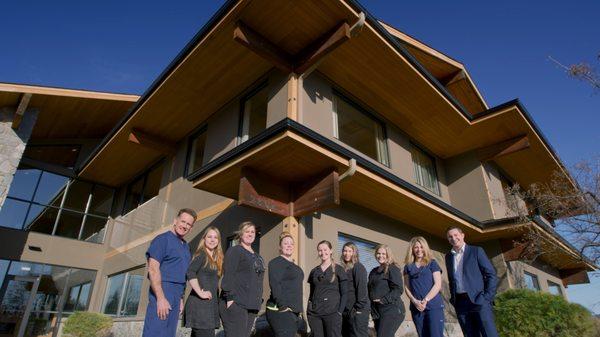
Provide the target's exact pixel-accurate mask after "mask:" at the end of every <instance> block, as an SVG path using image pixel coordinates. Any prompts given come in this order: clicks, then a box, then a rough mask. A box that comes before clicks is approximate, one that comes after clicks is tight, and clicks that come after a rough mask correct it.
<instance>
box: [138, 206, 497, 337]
mask: <svg viewBox="0 0 600 337" xmlns="http://www.w3.org/2000/svg"><path fill="white" fill-rule="evenodd" d="M195 219H196V213H195V212H194V211H193V210H190V209H182V210H180V211H179V213H178V215H177V217H176V218H175V220H174V222H173V228H172V229H171V230H170V231H168V232H165V233H163V234H161V235H159V236H157V237H156V238H155V239H154V240H153V241H152V243H151V244H150V247H149V248H148V251H147V253H146V257H147V259H148V273H149V278H150V284H151V287H150V296H149V303H148V309H147V312H146V319H145V322H144V332H143V336H144V337H151V336H157V337H158V336H161V337H165V336H167V337H170V336H175V332H176V329H177V321H178V317H179V314H180V313H181V312H183V313H184V322H185V326H186V327H188V328H191V329H192V337H209V336H210V337H214V336H215V329H217V328H218V327H219V326H220V322H222V325H223V330H224V332H225V336H226V337H248V336H250V334H251V332H252V329H253V327H254V323H255V320H256V316H257V314H258V312H259V310H260V307H261V304H262V294H263V277H264V274H265V270H268V281H269V286H270V289H271V295H270V297H269V299H268V301H267V303H266V318H267V321H268V322H269V325H270V326H271V328H272V330H273V332H274V335H275V336H276V337H293V336H295V335H296V333H297V332H298V331H300V330H301V329H302V328H303V326H304V320H303V318H302V315H301V313H302V312H303V305H302V304H303V303H302V299H303V294H302V293H303V291H302V290H303V282H304V272H303V271H302V269H301V268H300V267H299V266H298V265H297V264H296V263H295V261H294V260H293V258H292V254H293V252H294V245H295V242H294V238H293V237H292V235H291V234H290V233H287V232H283V233H282V234H281V235H280V237H279V253H280V255H279V256H277V257H276V258H274V259H272V260H271V261H270V262H269V264H268V268H265V263H264V261H263V259H262V257H261V256H260V255H259V254H258V252H255V251H254V250H253V249H252V243H253V242H254V240H255V238H256V226H255V225H254V224H253V223H252V222H249V221H247V222H243V223H242V224H241V225H240V227H239V229H238V231H237V232H236V239H237V242H238V245H236V246H233V247H231V248H229V249H228V250H227V252H226V254H223V250H222V248H221V246H222V245H221V235H220V233H219V230H218V229H217V228H215V227H212V226H211V227H208V228H206V229H205V230H204V232H203V235H202V237H201V239H200V243H199V245H198V249H197V250H196V252H195V254H194V258H193V260H192V257H191V255H190V251H189V247H188V245H187V243H186V242H185V240H184V239H183V237H184V236H185V234H187V233H188V232H189V231H190V229H191V228H192V226H193V224H194V221H195ZM447 237H448V241H449V242H450V244H451V245H452V249H451V251H450V252H449V253H448V254H447V255H446V259H445V260H446V261H445V262H446V269H447V270H448V271H449V274H450V275H449V276H448V279H449V284H450V294H451V297H450V303H452V304H453V306H454V307H455V309H456V312H457V317H458V321H459V323H460V326H461V328H462V330H463V333H464V334H465V336H468V337H471V336H489V337H493V336H497V332H496V328H495V326H494V317H493V312H492V306H491V303H492V301H493V298H494V296H495V292H496V284H497V277H496V273H495V270H494V268H493V266H492V265H491V263H490V261H489V259H488V258H487V256H486V255H485V252H484V251H483V249H482V248H481V247H477V246H470V245H469V246H467V245H466V244H465V242H464V233H463V232H462V230H461V229H460V228H457V227H451V228H449V229H448V230H447ZM317 252H318V256H319V259H320V263H319V265H318V266H316V267H315V268H313V269H312V270H311V271H310V273H309V275H308V283H309V285H310V293H309V298H308V303H307V310H306V312H307V320H308V324H309V326H310V329H311V331H312V336H314V337H341V336H344V337H346V336H351V337H366V336H368V323H369V316H371V317H372V318H373V321H374V324H375V330H376V332H377V336H378V337H392V336H394V335H395V333H396V331H397V330H398V328H399V327H400V324H401V323H402V321H403V320H404V315H405V313H404V303H403V302H402V299H401V295H402V293H403V291H406V294H407V296H408V298H409V299H410V306H409V307H410V311H411V314H412V317H413V322H414V324H415V327H416V330H417V333H418V335H419V336H420V337H423V336H440V337H441V336H443V331H444V302H443V299H442V297H441V294H440V290H441V287H442V276H441V274H442V270H441V268H440V266H439V264H438V263H437V261H436V260H435V259H433V258H432V254H431V251H430V249H429V246H428V244H427V241H426V240H425V239H424V238H423V237H415V238H412V239H411V241H410V244H409V248H408V250H407V253H406V258H405V261H404V262H405V263H404V267H403V268H402V269H401V268H400V265H399V263H398V262H397V261H396V260H395V258H394V255H393V253H392V249H391V248H390V247H389V246H387V245H383V244H382V245H378V246H377V247H376V248H375V258H376V260H377V262H378V263H379V265H378V266H377V267H375V268H373V270H371V271H370V272H369V273H368V274H367V270H366V269H365V267H364V265H363V264H361V263H360V259H359V251H358V248H357V246H356V245H355V244H354V243H352V242H348V243H346V244H345V245H344V246H343V250H342V256H341V258H340V262H339V263H338V262H336V261H335V259H334V257H333V247H332V245H331V243H330V242H329V241H327V240H323V241H321V242H319V243H318V244H317ZM190 261H191V263H190ZM219 279H220V281H221V282H220V288H221V289H220V292H219ZM186 281H187V282H188V283H189V285H190V287H191V293H190V296H189V297H188V299H187V301H186V302H185V306H184V300H183V293H184V289H185V284H186ZM177 307H179V310H176V308H177Z"/></svg>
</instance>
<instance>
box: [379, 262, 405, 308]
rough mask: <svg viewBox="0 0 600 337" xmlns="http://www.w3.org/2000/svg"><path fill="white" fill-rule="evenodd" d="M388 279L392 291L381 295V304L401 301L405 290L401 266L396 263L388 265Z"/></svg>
mask: <svg viewBox="0 0 600 337" xmlns="http://www.w3.org/2000/svg"><path fill="white" fill-rule="evenodd" d="M387 281H388V287H389V288H390V291H389V292H388V293H387V294H385V295H384V296H382V297H381V304H390V303H397V302H399V301H400V296H401V295H402V292H403V291H404V286H403V284H404V283H403V282H402V274H401V273H400V268H398V267H396V266H395V265H390V266H389V267H388V277H387Z"/></svg>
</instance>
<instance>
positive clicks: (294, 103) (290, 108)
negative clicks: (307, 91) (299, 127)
mask: <svg viewBox="0 0 600 337" xmlns="http://www.w3.org/2000/svg"><path fill="white" fill-rule="evenodd" d="M287 89H288V99H287V117H288V118H289V119H291V120H294V121H296V122H297V121H298V75H296V74H295V73H291V74H290V76H289V77H288V82H287Z"/></svg>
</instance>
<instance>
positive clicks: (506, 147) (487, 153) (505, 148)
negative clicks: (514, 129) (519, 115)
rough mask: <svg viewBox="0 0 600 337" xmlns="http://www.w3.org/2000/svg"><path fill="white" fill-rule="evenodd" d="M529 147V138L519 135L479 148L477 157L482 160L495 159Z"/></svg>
mask: <svg viewBox="0 0 600 337" xmlns="http://www.w3.org/2000/svg"><path fill="white" fill-rule="evenodd" d="M529 147H530V144H529V138H528V137H527V136H526V135H525V136H519V137H515V138H512V139H509V140H506V141H503V142H500V143H498V144H494V145H490V146H487V147H484V148H481V149H479V150H478V153H479V159H480V160H481V161H484V162H485V161H490V160H495V159H498V158H500V157H503V156H506V155H509V154H512V153H515V152H519V151H522V150H525V149H528V148H529Z"/></svg>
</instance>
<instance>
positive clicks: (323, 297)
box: [306, 240, 348, 337]
mask: <svg viewBox="0 0 600 337" xmlns="http://www.w3.org/2000/svg"><path fill="white" fill-rule="evenodd" d="M317 251H318V253H319V258H320V259H321V264H320V265H318V266H316V267H315V268H314V269H313V270H311V271H310V275H309V276H308V283H309V284H310V296H309V298H308V308H307V310H306V311H307V313H308V324H309V325H310V329H311V331H312V333H313V337H341V335H342V312H343V311H344V308H345V307H346V297H347V296H348V295H347V292H348V290H347V283H348V282H347V281H348V280H347V276H346V272H345V271H344V269H343V268H342V267H341V266H339V265H337V264H335V262H333V257H332V246H331V242H329V241H326V240H323V241H321V242H319V244H318V245H317Z"/></svg>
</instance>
